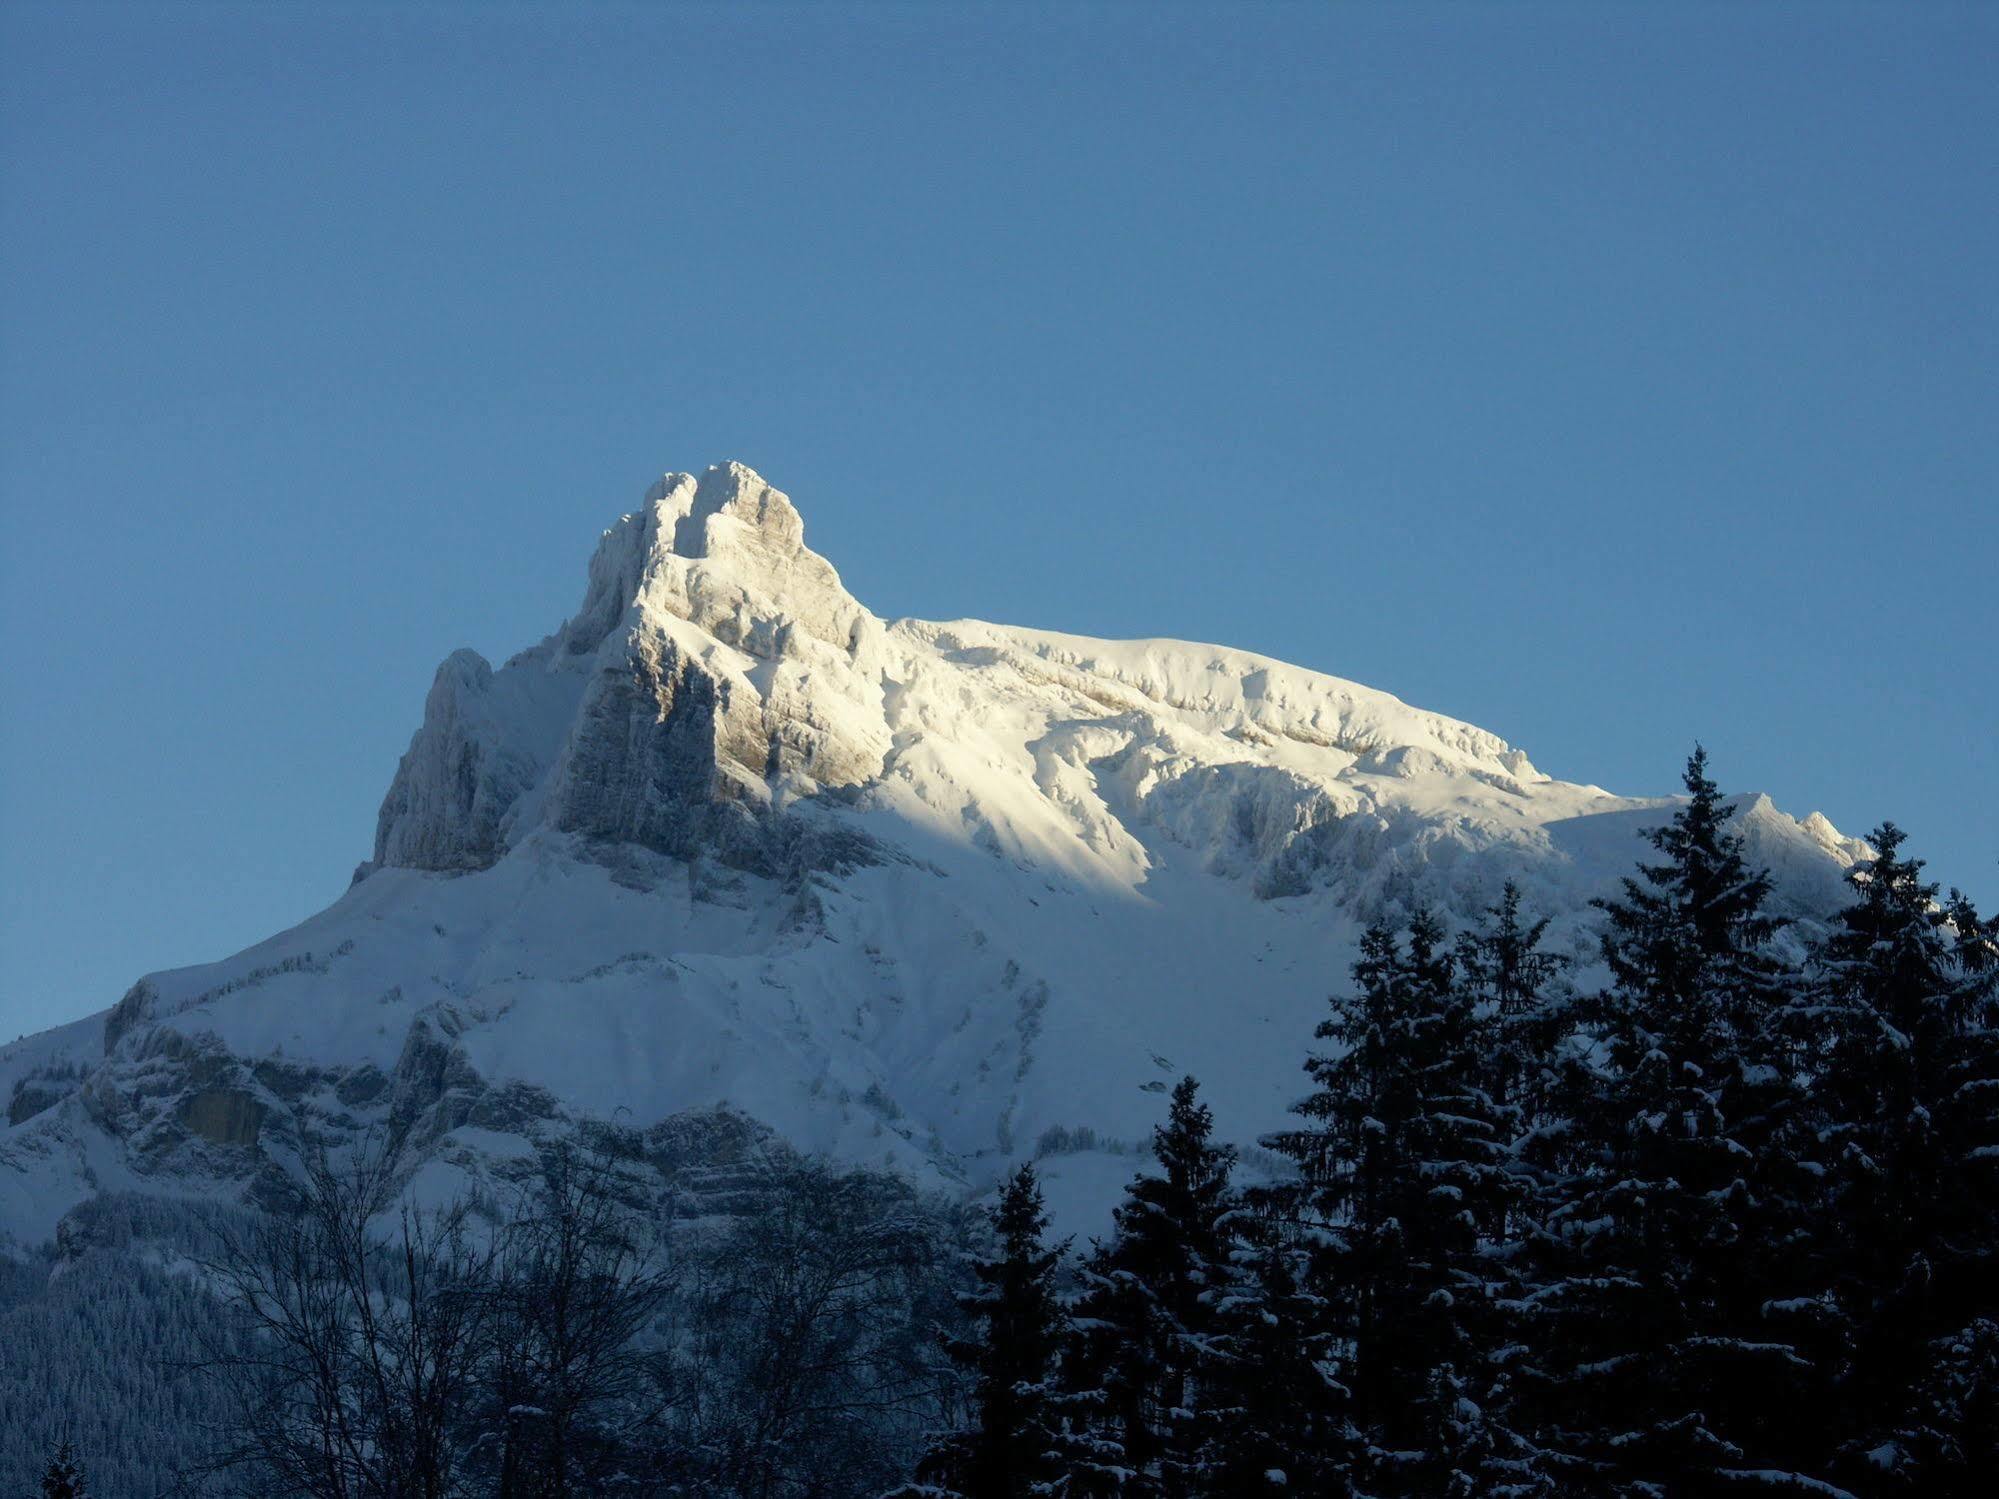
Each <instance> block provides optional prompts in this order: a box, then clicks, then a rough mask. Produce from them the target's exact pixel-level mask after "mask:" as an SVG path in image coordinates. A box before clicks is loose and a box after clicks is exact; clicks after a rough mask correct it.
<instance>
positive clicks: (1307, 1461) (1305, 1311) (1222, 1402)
mask: <svg viewBox="0 0 1999 1499" xmlns="http://www.w3.org/2000/svg"><path fill="white" fill-rule="evenodd" d="M1252 1197H1253V1200H1252V1201H1251V1202H1246V1203H1245V1204H1244V1205H1243V1206H1242V1207H1240V1208H1239V1209H1238V1210H1237V1211H1236V1212H1235V1213H1234V1214H1233V1215H1232V1216H1231V1218H1230V1220H1229V1226H1230V1228H1231V1230H1232V1233H1233V1240H1234V1243H1233V1249H1232V1252H1231V1256H1230V1260H1231V1263H1230V1267H1229V1278H1228V1283H1227V1288H1226V1290H1225V1291H1224V1292H1223V1294H1222V1296H1221V1297H1220V1298H1219V1300H1218V1302H1217V1305H1216V1330H1217V1334H1218V1338H1219V1343H1220V1346H1221V1349H1222V1351H1223V1355H1224V1356H1223V1357H1222V1359H1221V1360H1220V1361H1219V1363H1218V1364H1217V1366H1216V1369H1215V1378H1214V1384H1213V1387H1212V1391H1211V1394H1210V1402H1211V1407H1212V1410H1213V1411H1214V1412H1215V1413H1216V1420H1217V1427H1218V1431H1217V1435H1216V1440H1215V1444H1214V1451H1213V1456H1212V1459H1211V1464H1210V1466H1211V1479H1212V1486H1211V1490H1210V1492H1213V1493H1216V1494H1229V1495H1236V1494H1242V1495H1251V1494H1272V1495H1275V1494H1317V1495H1324V1496H1325V1499H1349V1496H1354V1495H1357V1494H1358V1492H1359V1490H1358V1489H1357V1488H1356V1487H1355V1476H1356V1475H1357V1474H1358V1473H1360V1472H1361V1470H1362V1467H1363V1462H1362V1455H1363V1452H1364V1450H1365V1445H1366V1444H1365V1440H1364V1438H1363V1437H1362V1434H1361V1432H1360V1430H1359V1428H1358V1427H1356V1426H1355V1425H1354V1422H1353V1416H1352V1410H1351V1406H1352V1398H1351V1392H1350V1391H1349V1390H1348V1389H1347V1387H1346V1385H1345V1384H1344V1383H1342V1382H1341V1378H1340V1374H1341V1359H1340V1354H1339V1349H1338V1347H1337V1342H1336V1337H1335V1332H1334V1328H1333V1326H1332V1324H1331V1320H1330V1319H1329V1318H1328V1317H1327V1316H1326V1303H1325V1299H1324V1298H1323V1297H1321V1296H1319V1295H1317V1294H1315V1293H1314V1292H1313V1291H1311V1290H1310V1289H1308V1288H1307V1285H1306V1280H1307V1278H1308V1274H1309V1267H1310V1264H1311V1254H1310V1250H1309V1248H1308V1246H1307V1245H1306V1243H1305V1242H1304V1240H1303V1236H1302V1235H1301V1233H1300V1232H1299V1229H1298V1226H1297V1225H1296V1224H1295V1222H1293V1221H1292V1220H1291V1218H1290V1216H1289V1213H1288V1212H1287V1211H1286V1203H1285V1198H1284V1194H1282V1193H1281V1192H1269V1191H1264V1190H1258V1191H1256V1192H1255V1193H1253V1194H1252Z"/></svg>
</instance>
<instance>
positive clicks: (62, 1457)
mask: <svg viewBox="0 0 1999 1499" xmlns="http://www.w3.org/2000/svg"><path fill="white" fill-rule="evenodd" d="M85 1493H86V1490H85V1489H84V1486H83V1469H81V1468H79V1467H78V1466H77V1465H76V1454H75V1453H74V1452H73V1451H71V1450H70V1445H69V1442H68V1440H67V1439H64V1441H63V1442H62V1443H61V1444H60V1445H59V1446H57V1448H56V1452H55V1456H54V1457H52V1458H50V1459H49V1466H48V1471H47V1472H45V1473H43V1474H42V1499H85Z"/></svg>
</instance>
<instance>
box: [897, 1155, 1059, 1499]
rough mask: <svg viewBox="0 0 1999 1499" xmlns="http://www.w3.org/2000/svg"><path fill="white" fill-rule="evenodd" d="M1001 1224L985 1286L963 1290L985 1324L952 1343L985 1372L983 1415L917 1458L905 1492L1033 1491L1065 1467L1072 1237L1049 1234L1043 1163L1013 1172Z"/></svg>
mask: <svg viewBox="0 0 1999 1499" xmlns="http://www.w3.org/2000/svg"><path fill="white" fill-rule="evenodd" d="M992 1226H993V1233H994V1235H995V1237H996V1239H997V1243H996V1245H995V1247H994V1252H993V1254H992V1255H991V1256H990V1257H988V1258H985V1259H981V1260H978V1261H976V1262H975V1263H974V1264H973V1266H972V1274H973V1277H974V1279H975V1280H976V1281H977V1286H976V1288H975V1289H973V1290H971V1291H968V1292H964V1293H962V1294H961V1295H960V1296H959V1298H958V1300H959V1304H960V1305H961V1306H963V1307H964V1308H965V1310H966V1311H967V1312H969V1313H970V1314H971V1315H972V1317H973V1318H974V1319H975V1320H976V1321H977V1322H978V1323H979V1324H980V1326H979V1330H978V1336H976V1337H974V1338H969V1339H960V1340H954V1341H953V1342H952V1343H950V1344H949V1345H948V1348H949V1351H950V1353H951V1356H952V1357H953V1358H954V1359H955V1360H956V1361H957V1362H958V1363H960V1364H961V1365H963V1366H964V1367H966V1368H968V1369H970V1370H972V1371H973V1373H974V1374H975V1376H976V1379H977V1384H976V1387H975V1389H974V1391H973V1397H972V1398H973V1403H974V1405H975V1406H976V1407H977V1412H978V1414H977V1418H976V1421H975V1423H974V1424H973V1425H972V1426H971V1428H970V1429H968V1430H966V1431H961V1432H954V1433H952V1434H951V1435H950V1436H948V1437H946V1438H945V1439H944V1440H943V1441H941V1442H940V1443H938V1445H937V1446H936V1447H935V1448H933V1449H932V1450H931V1452H930V1454H929V1455H928V1456H927V1457H925V1458H924V1459H923V1461H922V1462H921V1463H920V1464H918V1466H917V1471H916V1476H917V1481H918V1486H917V1487H914V1488H909V1489H904V1490H901V1491H900V1492H901V1493H902V1494H904V1495H911V1496H913V1495H935V1496H939V1499H942V1496H956V1499H1026V1496H1028V1495H1032V1494H1043V1493H1047V1492H1049V1491H1050V1489H1051V1487H1052V1485H1053V1484H1054V1483H1055V1481H1056V1480H1057V1479H1058V1478H1059V1477H1060V1476H1061V1473H1062V1471H1063V1467H1064V1463H1063V1447H1064V1438H1063V1436H1062V1435H1061V1434H1060V1432H1059V1430H1058V1425H1059V1422H1058V1420H1057V1418H1056V1414H1055V1412H1056V1410H1057V1408H1058V1407H1059V1404H1060V1398H1059V1397H1058V1396H1057V1395H1056V1394H1055V1393H1054V1390H1053V1387H1052V1382H1051V1378H1052V1375H1053V1372H1054V1362H1055V1358H1056V1355H1057V1352H1058V1350H1059V1348H1060V1346H1061V1341H1062V1337H1063V1335H1064V1332H1065V1326H1066V1324H1065V1319H1064V1316H1063V1313H1062V1308H1061V1305H1060V1303H1059V1301H1058V1299H1057V1296H1056V1290H1055V1267H1056V1264H1057V1263H1058V1262H1059V1261H1060V1259H1061V1257H1062V1246H1060V1245H1056V1246H1054V1247H1049V1246H1047V1245H1045V1244H1044V1243H1043V1242H1042V1237H1043V1235H1044V1233H1045V1232H1046V1231H1047V1227H1048V1214H1047V1212H1046V1211H1045V1209H1044V1208H1043V1205H1042V1200H1041V1185H1040V1183H1039V1181H1037V1180H1036V1178H1035V1174H1034V1168H1033V1166H1031V1165H1025V1166H1022V1167H1021V1168H1020V1169H1019V1170H1018V1171H1016V1172H1015V1173H1014V1174H1013V1176H1012V1177H1011V1178H1009V1179H1008V1181H1007V1184H1006V1187H1005V1190H1003V1191H1002V1192H1001V1194H1000V1199H999V1202H998V1204H997V1205H995V1206H994V1208H993V1209H992Z"/></svg>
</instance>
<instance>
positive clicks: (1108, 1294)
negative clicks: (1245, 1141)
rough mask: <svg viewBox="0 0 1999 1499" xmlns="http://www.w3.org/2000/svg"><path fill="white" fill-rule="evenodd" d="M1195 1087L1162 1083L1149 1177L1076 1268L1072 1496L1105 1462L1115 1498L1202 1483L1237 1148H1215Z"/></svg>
mask: <svg viewBox="0 0 1999 1499" xmlns="http://www.w3.org/2000/svg"><path fill="white" fill-rule="evenodd" d="M1197 1091H1198V1085H1197V1084H1196V1083H1195V1081H1194V1079H1193V1078H1191V1077H1186V1078H1182V1079H1181V1080H1180V1083H1179V1085H1178V1086H1177V1087H1175V1088H1174V1090H1173V1100H1172V1106H1171V1108H1170V1110H1169V1112H1168V1115H1167V1121H1166V1123H1165V1124H1163V1125H1160V1126H1157V1127H1155V1128H1154V1130H1153V1132H1152V1152H1153V1156H1154V1159H1155V1161H1156V1162H1157V1164H1158V1168H1159V1169H1158V1173H1157V1174H1156V1175H1155V1174H1153V1173H1151V1172H1141V1173H1140V1174H1139V1175H1138V1176H1137V1177H1135V1178H1134V1179H1133V1181H1132V1183H1131V1185H1130V1186H1129V1187H1128V1188H1127V1189H1126V1191H1125V1199H1124V1201H1123V1202H1122V1203H1121V1204H1120V1205H1119V1206H1118V1207H1117V1209H1116V1210H1115V1212H1114V1213H1113V1219H1114V1222H1115V1224H1116V1230H1115V1232H1114V1233H1113V1235H1112V1237H1111V1238H1110V1239H1109V1240H1108V1241H1106V1242H1103V1243H1100V1244H1098V1245H1097V1246H1096V1248H1095V1250H1094V1252H1093V1253H1092V1254H1091V1255H1090V1257H1089V1259H1088V1260H1087V1261H1086V1262H1085V1263H1084V1265H1083V1267H1082V1272H1081V1279H1082V1290H1081V1293H1080V1295H1079V1297H1078V1299H1077V1303H1076V1306H1075V1310H1074V1323H1075V1333H1076V1335H1075V1339H1074V1342H1073V1344H1072V1347H1071V1350H1070V1356H1069V1361H1068V1362H1069V1368H1068V1380H1067V1383H1068V1387H1069V1390H1070V1392H1071V1395H1072V1398H1073V1399H1074V1400H1076V1401H1077V1402H1078V1407H1077V1408H1078V1409H1086V1408H1089V1407H1094V1408H1095V1411H1096V1416H1095V1418H1094V1421H1093V1423H1092V1435H1093V1436H1094V1437H1095V1439H1096V1443H1097V1445H1096V1447H1095V1450H1094V1451H1093V1452H1089V1453H1085V1454H1083V1455H1082V1460H1081V1462H1080V1463H1079V1464H1078V1472H1077V1478H1076V1485H1075V1492H1079V1493H1083V1492H1091V1491H1092V1489H1093V1488H1094V1487H1095V1486H1098V1485H1100V1484H1101V1483H1102V1481H1103V1479H1104V1478H1105V1477H1106V1476H1108V1475H1107V1473H1106V1469H1107V1468H1109V1467H1114V1468H1115V1469H1117V1470H1118V1472H1119V1474H1120V1475H1121V1477H1120V1482H1121V1487H1120V1488H1118V1490H1117V1492H1120V1493H1122V1494H1126V1495H1188V1494H1203V1493H1207V1492H1210V1491H1211V1482H1212V1480H1211V1469H1212V1467H1213V1465H1214V1463H1215V1462H1216V1436H1217V1429H1216V1422H1217V1415H1218V1412H1217V1409H1216V1406H1215V1403H1214V1402H1215V1399H1216V1394H1217V1391H1216V1386H1217V1384H1218V1381H1219V1373H1218V1370H1219V1365H1220V1361H1221V1359H1222V1356H1223V1349H1222V1346H1221V1342H1220V1325H1219V1311H1218V1307H1219V1303H1220V1301H1221V1298H1222V1294H1223V1293H1224V1292H1225V1291H1226V1289H1227V1287H1228V1284H1229V1280H1230V1267H1229V1253H1230V1234H1229V1227H1228V1222H1227V1220H1228V1218H1229V1216H1230V1214H1231V1212H1232V1210H1233V1207H1234V1198H1233V1195H1232V1193H1231V1190H1230V1185H1229V1176H1230V1172H1231V1171H1232V1170H1233V1168H1234V1165H1235V1150H1234V1148H1233V1147H1232V1146H1226V1145H1217V1144H1216V1143H1214V1139H1213V1134H1214V1116H1213V1114H1212V1113H1210V1111H1209V1109H1208V1107H1207V1105H1206V1104H1203V1103H1199V1102H1197V1101H1196V1098H1195V1095H1196V1093H1197Z"/></svg>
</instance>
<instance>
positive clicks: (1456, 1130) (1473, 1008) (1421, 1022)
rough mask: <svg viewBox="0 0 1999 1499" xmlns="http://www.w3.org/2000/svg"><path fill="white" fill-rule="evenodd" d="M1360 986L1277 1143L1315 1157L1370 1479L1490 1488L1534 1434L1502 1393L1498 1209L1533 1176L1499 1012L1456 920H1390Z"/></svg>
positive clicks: (1366, 961) (1340, 1002) (1362, 969)
mask: <svg viewBox="0 0 1999 1499" xmlns="http://www.w3.org/2000/svg"><path fill="white" fill-rule="evenodd" d="M1354 981H1355V984H1356V987H1357V992H1356V993H1355V994H1354V995H1352V996H1350V997H1347V998H1342V999H1336V1000H1335V1001H1334V1006H1333V1015H1332V1017H1331V1018H1330V1019H1328V1020H1327V1021H1325V1022H1323V1023H1322V1024H1321V1025H1320V1026H1319V1028H1318V1032H1317V1034H1318V1036H1319V1038H1320V1039H1322V1040H1331V1041H1335V1042H1338V1043H1340V1050H1338V1051H1337V1052H1335V1053H1332V1054H1330V1055H1324V1056H1314V1057H1312V1058H1311V1059H1310V1060H1309V1061H1308V1062H1307V1063H1306V1069H1307V1071H1308V1072H1309V1073H1310V1074H1311V1076H1312V1078H1313V1081H1314V1082H1315V1083H1317V1084H1318V1087H1317V1090H1316V1091H1315V1092H1313V1093H1312V1094H1310V1095H1309V1096H1308V1097H1306V1098H1305V1099H1304V1100H1303V1101H1301V1102H1300V1103H1299V1104H1297V1105H1296V1106H1295V1110H1296V1112H1298V1113H1299V1114H1301V1115H1303V1116H1304V1118H1305V1119H1306V1120H1307V1121H1308V1123H1307V1125H1306V1127H1304V1128H1300V1129H1294V1130H1289V1131H1284V1132H1280V1133H1278V1134H1276V1135H1273V1136H1271V1137H1269V1139H1268V1140H1267V1141H1266V1143H1267V1144H1268V1145H1270V1146H1271V1148H1273V1149H1275V1150H1277V1151H1279V1152H1280V1153H1282V1154H1285V1155H1287V1156H1289V1157H1291V1159H1292V1160H1293V1161H1295V1162H1296V1163H1297V1164H1298V1167H1299V1171H1300V1178H1301V1180H1300V1184H1299V1187H1298V1198H1299V1206H1300V1207H1301V1208H1302V1210H1303V1212H1304V1213H1305V1214H1306V1215H1307V1216H1308V1217H1309V1219H1310V1220H1311V1221H1312V1222H1313V1223H1315V1224H1316V1225H1317V1232H1318V1238H1319V1242H1318V1249H1317V1252H1316V1253H1315V1255H1314V1257H1313V1264H1312V1268H1311V1286H1312V1289H1313V1290H1314V1291H1315V1292H1317V1293H1318V1294H1319V1295H1320V1296H1321V1297H1322V1299H1323V1301H1324V1304H1325V1305H1326V1307H1327V1309H1328V1313H1329V1315H1330V1318H1331V1322H1332V1326H1333V1327H1334V1329H1335V1332H1336V1337H1337V1341H1338V1343H1339V1345H1340V1346H1341V1347H1342V1348H1343V1349H1344V1350H1345V1351H1346V1355H1347V1372H1346V1374H1345V1384H1346V1385H1347V1387H1348V1388H1349V1389H1350V1390H1351V1392H1352V1396H1353V1410H1354V1419H1355V1421H1356V1423H1357V1424H1358V1425H1359V1426H1360V1428H1361V1429H1362V1431H1363V1432H1365V1433H1366V1435H1367V1438H1368V1440H1369V1442H1370V1444H1371V1452H1372V1457H1371V1462H1370V1468H1371V1471H1370V1472H1369V1473H1368V1474H1367V1475H1366V1476H1365V1477H1364V1479H1363V1482H1364V1484H1365V1485H1366V1486H1367V1487H1368V1489H1369V1491H1370V1492H1379V1493H1409V1494H1454V1493H1464V1494H1474V1493H1479V1494H1490V1493H1494V1492H1498V1491H1499V1486H1500V1485H1501V1484H1502V1483H1503V1482H1505V1481H1507V1480H1506V1479H1503V1478H1501V1477H1500V1476H1498V1475H1497V1473H1496V1471H1495V1464H1497V1465H1503V1466H1509V1467H1510V1465H1511V1464H1513V1463H1514V1462H1515V1460H1516V1458H1517V1456H1518V1453H1517V1445H1518V1444H1517V1443H1515V1442H1514V1441H1513V1440H1512V1438H1511V1436H1510V1434H1509V1433H1507V1432H1505V1431H1504V1430H1503V1429H1502V1428H1501V1427H1500V1426H1499V1425H1498V1424H1497V1423H1496V1422H1495V1421H1494V1420H1493V1419H1492V1417H1493V1415H1494V1413H1493V1412H1491V1411H1490V1410H1488V1408H1487V1406H1486V1404H1485V1401H1486V1399H1487V1397H1488V1394H1489V1389H1490V1374H1491V1367H1490V1363H1489V1360H1490V1356H1491V1354H1492V1352H1493V1350H1494V1347H1495V1344H1496V1337H1495V1332H1496V1323H1495V1321H1494V1317H1495V1312H1496V1306H1495V1298H1494V1295H1493V1291H1494V1285H1493V1281H1492V1264H1491V1262H1490V1261H1489V1260H1488V1258H1487V1252H1488V1250H1489V1249H1490V1247H1491V1246H1490V1239H1489V1234H1488V1233H1487V1230H1488V1229H1489V1227H1490V1225H1492V1224H1495V1223H1500V1222H1503V1221H1504V1220H1505V1218H1506V1215H1507V1204H1508V1202H1509V1201H1510V1200H1511V1199H1512V1198H1513V1197H1514V1196H1515V1194H1516V1193H1517V1192H1518V1190H1519V1177H1518V1175H1517V1173H1516V1172H1514V1171H1513V1170H1512V1169H1511V1167H1510V1165H1509V1162H1508V1158H1507V1150H1508V1146H1509V1143H1510V1138H1511V1132H1510V1130H1509V1128H1508V1123H1509V1120H1508V1111H1507V1109H1506V1108H1505V1107H1504V1106H1503V1105H1501V1104H1499V1103H1498V1102H1497V1101H1496V1100H1495V1099H1494V1098H1493V1096H1492V1094H1491V1092H1490V1090H1489V1088H1488V1086H1487V1078H1488V1075H1489V1071H1490V1069H1489V1067H1488V1065H1487V1059H1486V1058H1485V1056H1484V1055H1483V1053H1482V1048H1483V1046H1484V1042H1485V1039H1486V1037H1485V1027H1484V1025H1483V1024H1482V1022H1481V1019H1480V1016H1479V1013H1478V1003H1477V1000H1476V998H1475V997H1474V995H1473V993H1472V992H1471V991H1470V990H1469V989H1466V988H1463V987H1461V986H1459V985H1458V984H1457V982H1456V973H1455V962H1454V959H1453V957H1452V955H1451V953H1450V952H1449V951H1448V950H1447V949H1446V947H1445V946H1444V942H1443V929H1442V927H1441V926H1440V925H1439V923H1438V922H1437V921H1436V919H1435V918H1434V917H1432V916H1430V915H1429V914H1428V913H1419V914H1418V915H1417V916H1416V917H1415V918H1414V919H1413V920H1412V921H1411V922H1410V924H1409V935H1408V945H1407V949H1406V951H1405V950H1404V948H1403V947H1402V945H1401V944H1400V943H1399V942H1398V941H1397V938H1396V936H1395V934H1394V932H1393V931H1391V930H1390V929H1388V928H1386V927H1383V926H1375V927H1373V928H1370V929H1369V931H1368V932H1367V933H1366V934H1365V935H1364V936H1363V937H1362V939H1361V951H1360V957H1359V960H1358V961H1357V962H1356V963H1355V965H1354Z"/></svg>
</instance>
